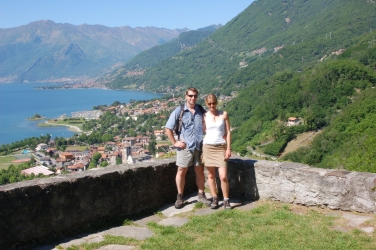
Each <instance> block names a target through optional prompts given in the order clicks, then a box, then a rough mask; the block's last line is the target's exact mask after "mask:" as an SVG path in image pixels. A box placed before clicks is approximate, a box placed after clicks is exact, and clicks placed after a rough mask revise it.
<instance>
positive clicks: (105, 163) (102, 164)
mask: <svg viewBox="0 0 376 250" xmlns="http://www.w3.org/2000/svg"><path fill="white" fill-rule="evenodd" d="M99 166H101V167H103V168H104V167H107V166H108V162H107V161H102V162H101V163H100V164H99Z"/></svg>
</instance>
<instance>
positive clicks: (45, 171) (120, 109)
mask: <svg viewBox="0 0 376 250" xmlns="http://www.w3.org/2000/svg"><path fill="white" fill-rule="evenodd" d="M200 98H201V99H204V98H205V96H201V97H200ZM233 98H234V96H219V98H218V99H219V101H220V102H221V103H225V102H227V101H229V100H231V99H233ZM183 102H184V99H183V98H182V97H172V98H169V99H161V100H151V101H139V102H136V103H128V104H121V105H117V106H109V107H107V106H105V107H101V108H100V109H98V110H92V111H77V112H72V114H71V117H72V118H84V119H85V120H92V119H99V118H100V116H101V115H103V114H104V113H106V112H110V113H111V114H113V115H116V116H123V115H125V114H127V117H126V119H127V120H128V119H132V120H134V121H137V119H138V117H139V116H140V115H145V114H153V115H158V114H160V113H161V112H162V111H168V113H170V112H172V110H173V109H175V108H176V107H177V106H178V105H180V103H183ZM167 118H168V117H166V116H165V115H160V116H157V119H167ZM92 132H93V130H90V131H83V132H82V133H84V134H86V135H90V134H91V133H92ZM175 136H176V135H175ZM166 139H167V137H166V135H165V130H164V126H162V127H155V128H154V130H153V132H152V133H151V132H149V131H146V132H145V133H144V134H141V133H139V134H137V135H136V136H129V135H125V136H124V137H122V136H119V135H116V136H114V137H113V138H112V140H110V141H107V142H105V143H101V144H94V145H89V144H87V143H82V142H78V141H75V143H74V144H73V145H72V147H67V148H66V149H65V150H64V151H61V150H58V149H57V148H58V147H57V145H56V142H55V141H54V140H53V139H51V140H50V141H49V142H48V143H41V144H38V145H37V147H36V148H35V150H29V151H28V152H27V153H29V154H31V156H32V157H33V158H34V160H35V161H36V166H35V167H31V168H28V169H25V170H22V174H24V175H27V176H28V175H31V174H34V175H39V174H42V175H45V176H50V175H56V174H61V173H75V172H78V171H86V170H88V169H92V168H93V166H95V168H99V167H106V166H111V165H119V164H134V163H137V162H144V161H153V160H154V159H156V158H160V157H165V156H166V155H168V156H171V155H173V154H174V153H175V151H176V148H175V147H174V146H172V145H170V143H169V142H168V141H166ZM152 140H154V141H155V143H154V144H153V147H155V150H153V151H155V154H152V152H150V150H149V146H150V145H149V144H150V143H151V142H152ZM83 144H84V146H85V149H84V150H79V149H76V148H78V147H77V146H80V145H81V146H82V145H83ZM70 148H75V149H70ZM81 148H82V147H81ZM94 158H95V159H94ZM91 162H92V163H91ZM93 162H95V163H94V164H93ZM90 163H91V164H90Z"/></svg>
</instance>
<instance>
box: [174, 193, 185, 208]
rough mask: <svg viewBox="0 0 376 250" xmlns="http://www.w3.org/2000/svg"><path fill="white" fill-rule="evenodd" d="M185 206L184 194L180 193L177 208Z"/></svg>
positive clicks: (176, 203)
mask: <svg viewBox="0 0 376 250" xmlns="http://www.w3.org/2000/svg"><path fill="white" fill-rule="evenodd" d="M183 206H184V199H183V194H178V196H177V198H176V202H175V208H177V209H180V208H182V207H183Z"/></svg>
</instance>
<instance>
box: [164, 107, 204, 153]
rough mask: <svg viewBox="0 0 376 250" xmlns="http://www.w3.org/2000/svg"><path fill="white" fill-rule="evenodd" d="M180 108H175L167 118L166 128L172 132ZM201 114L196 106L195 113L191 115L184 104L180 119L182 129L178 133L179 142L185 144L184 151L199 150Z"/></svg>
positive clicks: (201, 136) (201, 134)
mask: <svg viewBox="0 0 376 250" xmlns="http://www.w3.org/2000/svg"><path fill="white" fill-rule="evenodd" d="M179 114H180V106H179V107H177V108H176V109H175V110H174V111H173V112H172V113H171V115H170V117H169V118H168V121H167V123H166V128H168V129H171V130H174V127H175V123H176V121H178V120H179ZM202 119H203V118H202V113H201V111H200V109H199V108H198V106H197V105H196V106H195V113H194V114H192V113H191V112H190V111H189V109H188V106H187V103H185V104H184V113H183V117H182V128H181V133H180V138H179V140H180V141H183V142H185V144H186V145H187V147H186V149H188V150H190V151H194V150H195V149H198V150H201V142H202V140H203V137H204V135H203V132H202Z"/></svg>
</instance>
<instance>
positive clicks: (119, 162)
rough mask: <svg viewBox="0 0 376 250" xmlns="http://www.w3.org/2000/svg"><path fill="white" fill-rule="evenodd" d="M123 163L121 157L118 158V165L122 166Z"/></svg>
mask: <svg viewBox="0 0 376 250" xmlns="http://www.w3.org/2000/svg"><path fill="white" fill-rule="evenodd" d="M122 163H123V161H122V159H121V157H116V165H120V164H122Z"/></svg>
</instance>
